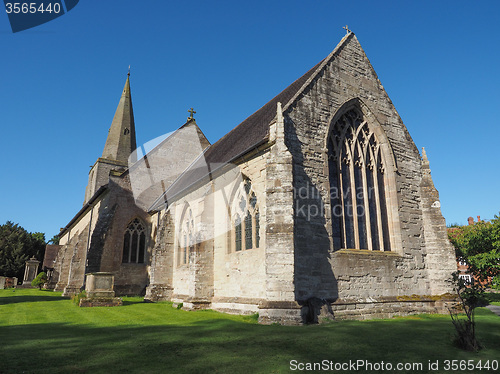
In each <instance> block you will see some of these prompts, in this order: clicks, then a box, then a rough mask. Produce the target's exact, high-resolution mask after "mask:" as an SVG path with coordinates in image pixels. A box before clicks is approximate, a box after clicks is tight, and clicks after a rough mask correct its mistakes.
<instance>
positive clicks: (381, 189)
mask: <svg viewBox="0 0 500 374" xmlns="http://www.w3.org/2000/svg"><path fill="white" fill-rule="evenodd" d="M328 163H329V179H330V202H331V213H332V236H333V245H334V248H335V249H341V248H345V249H367V250H380V251H389V250H390V249H391V246H390V240H389V225H388V215H387V201H386V191H385V186H386V184H387V183H386V179H387V176H386V170H385V163H384V155H383V150H382V149H381V147H380V143H379V141H378V139H377V136H376V135H375V133H374V132H373V131H372V129H371V128H370V125H369V124H368V123H367V122H366V121H365V120H364V118H363V115H362V114H361V112H360V111H358V110H357V109H351V110H349V111H347V112H346V113H345V114H343V115H342V116H341V117H340V118H339V119H338V120H337V121H336V122H335V123H334V125H333V128H332V131H331V133H330V136H329V139H328Z"/></svg>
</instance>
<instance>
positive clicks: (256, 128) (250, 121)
mask: <svg viewBox="0 0 500 374" xmlns="http://www.w3.org/2000/svg"><path fill="white" fill-rule="evenodd" d="M323 61H324V60H322V61H320V62H319V63H318V64H316V65H315V66H314V67H313V68H312V69H310V70H309V71H308V72H307V73H305V74H304V75H303V76H302V77H300V78H299V79H297V80H296V81H295V82H293V83H292V84H291V85H290V86H288V87H287V88H285V89H284V90H283V91H281V93H279V94H278V95H277V96H275V97H274V98H273V99H272V100H271V101H269V102H268V103H267V104H266V105H264V106H263V107H262V108H260V109H259V110H258V111H256V112H255V113H254V114H252V115H251V116H250V117H248V118H247V119H246V120H244V121H243V122H241V123H240V124H239V125H238V126H236V127H235V128H234V129H233V130H231V131H230V132H229V133H227V134H226V135H224V136H223V137H222V138H221V139H219V140H218V141H217V142H216V143H214V144H213V145H212V146H211V147H210V148H209V149H208V150H207V152H206V153H205V159H206V161H207V162H208V163H226V162H231V161H232V160H233V159H234V158H236V157H237V156H239V155H242V154H244V153H245V152H246V151H249V150H251V149H252V148H253V147H255V146H256V145H257V144H259V143H261V142H262V141H264V140H267V139H269V124H270V123H271V121H272V120H273V119H274V117H275V116H276V106H277V104H278V102H281V103H282V104H283V105H285V104H286V103H288V102H289V101H290V100H291V99H292V98H293V97H294V96H295V94H296V93H297V92H298V91H299V90H300V89H301V88H302V86H303V85H304V84H305V83H306V81H307V80H308V79H309V78H310V77H311V76H312V75H313V73H314V72H315V71H316V69H317V68H318V67H319V66H320V65H321V63H322V62H323Z"/></svg>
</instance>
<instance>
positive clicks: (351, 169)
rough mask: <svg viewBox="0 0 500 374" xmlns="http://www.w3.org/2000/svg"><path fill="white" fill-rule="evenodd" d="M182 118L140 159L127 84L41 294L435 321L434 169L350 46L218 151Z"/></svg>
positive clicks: (439, 277) (438, 233) (441, 233)
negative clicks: (85, 293)
mask: <svg viewBox="0 0 500 374" xmlns="http://www.w3.org/2000/svg"><path fill="white" fill-rule="evenodd" d="M193 114H194V111H192V110H191V115H190V117H188V120H187V122H186V123H185V124H184V125H183V126H181V127H180V128H179V129H177V130H176V131H174V132H173V133H171V134H170V135H169V136H168V137H166V138H165V139H163V140H162V141H161V142H159V143H158V144H157V145H156V146H155V147H153V148H152V149H151V150H149V151H148V152H145V150H144V148H139V149H137V150H136V148H137V147H136V139H135V130H136V129H135V123H134V114H133V110H132V98H131V91H130V80H129V77H128V78H127V81H126V83H125V87H124V89H123V92H122V95H121V98H120V102H119V104H118V108H117V110H116V114H115V116H114V118H113V122H112V124H111V127H110V130H109V133H108V137H107V140H106V143H105V146H104V151H103V153H102V156H101V157H99V158H98V159H97V161H96V162H95V164H94V165H93V166H92V168H91V170H90V172H89V180H88V185H87V189H86V192H85V200H84V204H83V207H82V209H81V210H80V211H79V212H78V213H77V214H76V215H75V217H74V218H73V219H72V220H71V221H70V222H69V223H68V224H67V225H66V226H65V227H64V228H63V229H62V230H61V232H60V234H59V236H60V242H59V245H58V246H49V247H48V248H47V254H46V259H45V262H44V265H45V267H46V268H48V269H49V271H50V273H51V278H50V283H49V287H52V288H54V289H55V290H56V291H63V294H64V295H71V294H75V293H77V292H79V291H80V289H81V288H82V287H83V286H84V282H85V274H88V273H92V272H112V273H113V274H114V279H115V286H114V287H115V291H116V293H117V294H118V295H131V294H135V295H137V294H142V295H145V298H146V299H148V300H151V301H158V300H169V301H172V302H174V303H176V304H180V303H182V305H183V308H184V309H200V308H211V309H214V310H219V311H225V312H230V313H259V320H260V321H261V322H262V323H271V322H280V323H299V322H301V321H314V320H317V316H318V314H319V313H320V312H321V313H323V312H324V311H325V310H326V311H327V314H328V313H329V314H330V315H332V314H333V316H335V317H339V318H357V319H363V318H377V317H389V316H392V315H404V314H409V313H420V312H435V311H439V310H440V309H442V307H443V305H444V303H445V300H446V295H447V294H448V293H449V292H450V291H451V288H450V286H449V284H448V283H447V279H448V278H449V277H450V274H451V273H452V272H453V271H455V270H456V262H455V256H454V251H453V249H452V247H451V245H450V244H449V242H448V239H447V234H446V224H445V220H444V218H443V216H442V214H441V211H440V203H439V195H438V192H437V190H436V189H435V187H434V184H433V182H432V178H431V174H430V168H429V162H428V160H427V157H426V155H425V151H423V152H422V153H423V154H422V157H421V156H420V153H419V151H418V149H417V147H416V146H415V144H414V142H413V140H412V138H411V136H410V134H409V133H408V130H407V129H406V127H405V125H404V124H403V122H402V120H401V118H400V117H399V115H398V113H397V111H396V109H395V108H394V106H393V104H392V102H391V100H390V98H389V97H388V95H387V93H386V92H385V90H384V88H383V86H382V84H381V83H380V81H379V79H378V77H377V74H376V73H375V71H374V69H373V67H372V65H371V64H370V61H369V60H368V58H367V56H366V55H365V53H364V51H363V49H362V47H361V45H360V44H359V42H358V39H357V38H356V36H355V35H354V33H352V32H348V33H347V35H346V36H345V37H344V38H343V39H342V40H341V41H340V43H339V44H338V45H337V47H336V48H335V49H334V50H333V51H332V52H331V53H330V54H329V55H328V56H327V57H326V58H325V59H323V60H322V61H320V62H319V63H318V64H317V65H315V66H314V67H313V68H312V69H310V70H309V71H308V72H306V73H305V74H304V75H303V76H301V77H300V78H298V79H297V80H296V81H295V82H293V83H292V84H291V85H290V86H289V87H287V88H286V89H285V90H284V91H282V92H281V93H279V94H278V95H277V96H276V97H274V98H273V99H272V100H271V101H269V102H268V103H267V104H265V105H264V106H263V107H262V108H260V109H259V110H257V111H256V112H255V113H254V114H253V115H251V116H250V117H248V118H247V119H245V120H244V121H243V122H242V123H240V124H239V125H238V126H236V127H235V128H234V129H233V130H232V131H230V132H229V133H227V134H226V135H225V136H223V137H222V138H221V139H220V140H219V141H217V142H216V143H214V144H210V143H209V141H208V140H207V138H206V137H205V136H204V134H203V132H202V131H201V129H200V128H199V127H198V125H197V123H196V120H195V119H194V116H193ZM103 140H104V139H103Z"/></svg>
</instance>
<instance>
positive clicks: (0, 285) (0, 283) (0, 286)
mask: <svg viewBox="0 0 500 374" xmlns="http://www.w3.org/2000/svg"><path fill="white" fill-rule="evenodd" d="M4 288H5V277H0V290H3V289H4Z"/></svg>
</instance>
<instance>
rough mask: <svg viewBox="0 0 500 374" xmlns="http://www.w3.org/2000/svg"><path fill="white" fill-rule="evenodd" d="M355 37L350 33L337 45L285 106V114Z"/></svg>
mask: <svg viewBox="0 0 500 374" xmlns="http://www.w3.org/2000/svg"><path fill="white" fill-rule="evenodd" d="M351 36H354V33H353V32H352V31H350V32H349V33H347V34H346V35H344V37H343V38H342V39H341V40H340V42H339V43H338V44H337V46H336V47H335V48H334V49H333V51H331V52H330V53H329V54H328V56H326V57H325V58H324V59H323V60H322V61H321V62H320V64H319V66H318V67H317V68H316V71H315V72H314V73H312V74H311V76H310V77H309V78H308V79H307V80H306V81H305V82H304V84H303V85H302V87H300V88H299V89H298V90H297V92H296V93H295V95H294V96H293V97H292V98H291V99H290V100H289V101H288V102H287V103H286V104H285V105H283V112H285V111H286V110H287V109H288V108H289V107H290V106H291V105H292V104H293V103H294V102H295V101H296V100H297V98H298V97H299V96H300V95H301V94H302V93H303V92H304V90H305V89H306V88H307V87H308V86H309V85H310V84H311V82H312V81H313V80H314V79H315V78H316V77H317V75H318V74H319V73H320V71H321V70H323V68H324V67H325V66H326V64H328V63H329V62H330V60H331V59H332V57H333V56H334V55H336V54H337V53H338V52H339V51H340V49H341V47H343V46H344V45H345V44H346V43H347V40H348V39H349V38H350V37H351Z"/></svg>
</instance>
